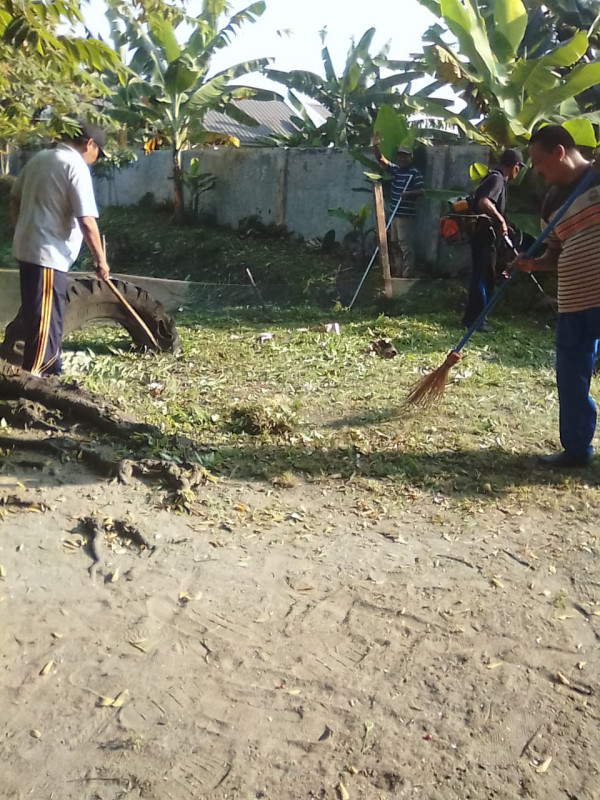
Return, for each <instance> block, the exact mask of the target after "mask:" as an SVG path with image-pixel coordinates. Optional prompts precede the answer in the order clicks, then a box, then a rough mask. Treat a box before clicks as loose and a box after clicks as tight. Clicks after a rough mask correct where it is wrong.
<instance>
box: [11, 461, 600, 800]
mask: <svg viewBox="0 0 600 800" xmlns="http://www.w3.org/2000/svg"><path fill="white" fill-rule="evenodd" d="M34 462H35V458H34V459H33V462H32V457H29V458H28V460H27V462H26V463H25V464H23V463H21V465H15V464H14V463H13V464H12V466H11V467H10V469H5V470H4V473H3V474H2V475H0V497H6V496H7V495H11V494H17V495H18V496H19V497H22V498H27V499H28V500H30V501H32V502H35V503H40V502H43V503H45V504H46V505H47V506H48V507H49V510H47V511H40V510H35V508H34V509H33V510H20V511H11V510H10V508H9V507H7V508H5V509H4V511H3V516H2V519H1V521H0V564H1V565H2V570H0V572H1V574H2V577H1V578H0V637H1V638H0V645H1V651H0V775H1V779H0V797H1V798H2V800H13V799H15V800H16V798H29V797H31V798H35V800H51V799H52V798H53V799H55V800H92V799H94V800H100V799H101V800H114V799H116V798H121V797H134V798H135V797H141V798H150V799H152V800H167V799H168V798H171V799H172V800H195V799H196V798H205V797H206V798H215V800H225V798H236V799H237V798H240V799H241V798H244V800H246V799H247V800H250V798H270V799H272V800H275V798H277V800H279V798H292V799H294V800H295V799H296V798H298V799H300V798H330V800H333V798H347V797H349V798H350V799H351V800H355V799H356V798H364V799H365V800H367V799H368V800H384V798H386V799H387V798H409V797H410V798H427V799H428V800H442V799H443V800H446V798H460V799H461V800H466V799H467V798H473V800H483V799H485V798H507V799H508V798H510V799H511V800H512V799H513V798H519V797H530V798H539V799H540V800H542V799H543V800H555V799H556V800H564V799H565V798H570V800H575V799H577V800H593V799H594V798H598V797H600V775H599V766H598V753H599V752H600V724H599V723H600V706H599V695H598V691H599V689H598V687H599V680H598V679H599V674H600V660H599V658H598V650H599V640H600V614H598V612H599V611H600V605H598V604H599V603H600V577H599V570H598V552H597V544H598V540H597V537H598V530H597V527H596V526H595V525H594V524H593V523H586V522H583V521H582V520H581V519H580V518H578V517H577V515H575V514H573V511H572V510H570V509H568V508H566V509H564V510H557V511H556V512H553V513H550V512H547V513H545V514H544V513H542V512H541V511H535V510H529V509H527V508H525V509H523V508H521V507H520V506H519V504H518V503H517V502H512V503H511V504H508V506H507V507H502V503H498V504H497V505H496V506H490V507H489V508H488V509H487V510H485V511H484V510H483V509H482V508H480V507H477V506H475V505H474V507H473V510H472V511H465V510H464V509H463V510H462V511H461V512H460V513H459V511H457V510H456V508H455V507H454V506H453V505H452V504H451V503H448V502H447V500H446V499H445V498H443V497H441V496H437V497H434V496H431V495H427V494H420V493H418V492H410V491H409V492H408V493H406V492H405V493H404V494H403V496H402V498H390V500H389V502H387V501H385V499H383V500H382V498H381V497H379V496H378V495H376V494H370V493H369V492H368V491H366V490H365V488H364V487H360V486H355V485H353V484H352V482H350V483H346V484H344V483H341V482H339V483H338V484H332V483H331V481H330V482H329V483H328V484H327V485H325V484H300V485H298V486H296V487H294V488H291V489H276V488H273V487H271V486H269V485H268V484H260V483H255V484H251V483H246V482H239V483H236V482H234V481H220V482H219V483H218V484H216V485H213V484H209V485H208V486H207V487H206V488H205V489H203V490H202V506H201V512H202V513H200V514H199V515H196V516H186V515H177V514H173V513H170V512H169V511H167V510H164V509H161V508H160V507H158V506H159V504H160V502H159V501H160V494H159V493H157V491H156V490H154V489H152V488H149V487H148V486H144V485H143V484H136V485H135V486H133V487H122V486H119V485H116V484H107V483H99V482H98V481H97V480H96V479H95V478H94V477H93V476H92V475H91V474H88V473H87V472H86V471H85V470H84V469H83V467H79V466H73V465H68V464H67V465H63V466H60V465H56V464H55V465H50V464H48V463H46V464H45V465H44V463H43V459H42V458H41V457H40V458H39V464H38V465H37V468H36V466H35V463H34ZM400 500H401V501H402V502H401V503H400ZM92 511H97V512H98V514H99V515H100V517H101V518H103V517H106V516H109V517H112V518H125V517H127V518H129V519H133V520H134V521H135V523H136V524H137V525H138V527H139V528H140V530H141V531H142V532H143V533H144V534H145V535H146V537H147V538H148V540H149V541H150V542H151V543H152V544H153V545H155V546H156V547H155V549H154V550H153V551H152V552H148V551H143V552H139V550H138V549H137V548H135V547H131V548H128V547H124V546H122V544H118V543H116V544H115V542H112V543H111V542H109V541H107V542H106V543H105V545H104V547H103V550H102V562H101V563H100V564H98V566H97V568H96V569H95V570H94V569H92V570H90V569H89V568H90V566H91V565H92V559H91V557H90V552H89V548H88V547H87V546H85V545H83V546H79V543H80V542H82V541H83V539H82V538H80V537H81V531H80V528H79V527H78V517H79V516H80V515H83V514H89V513H91V512H92ZM64 540H69V541H70V542H72V543H73V544H71V545H69V544H68V543H67V544H65V542H64ZM117 570H118V571H117ZM115 578H116V579H115ZM111 579H112V580H111ZM49 662H52V663H51V664H50V666H49V667H47V669H44V667H45V666H46V665H47V664H48V663H49ZM41 672H45V673H46V674H40V673H41ZM125 690H127V693H126V694H121V693H122V692H124V691H125ZM100 698H107V699H105V700H104V701H101V702H105V703H107V702H110V701H111V700H115V699H117V698H119V699H118V701H117V702H116V703H115V704H114V705H108V706H100V705H99V702H100Z"/></svg>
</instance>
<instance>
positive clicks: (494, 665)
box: [485, 661, 503, 669]
mask: <svg viewBox="0 0 600 800" xmlns="http://www.w3.org/2000/svg"><path fill="white" fill-rule="evenodd" d="M502 664H503V662H502V661H494V663H493V664H486V667H485V668H486V669H497V668H498V667H501V666H502Z"/></svg>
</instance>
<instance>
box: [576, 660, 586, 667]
mask: <svg viewBox="0 0 600 800" xmlns="http://www.w3.org/2000/svg"><path fill="white" fill-rule="evenodd" d="M586 664H587V661H578V662H577V664H575V666H576V667H577V669H583V668H584V667H585V665H586Z"/></svg>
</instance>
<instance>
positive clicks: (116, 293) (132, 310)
mask: <svg viewBox="0 0 600 800" xmlns="http://www.w3.org/2000/svg"><path fill="white" fill-rule="evenodd" d="M106 284H107V286H108V288H109V289H110V290H111V292H112V293H113V294H114V296H115V297H117V298H118V299H119V301H120V302H121V303H122V304H123V305H124V306H125V308H126V309H127V311H129V313H130V314H131V316H132V318H133V319H134V320H135V321H136V322H137V324H138V325H139V326H140V328H141V329H142V330H143V331H144V333H145V334H146V336H147V337H148V338H149V339H150V341H151V342H152V344H153V345H154V347H156V349H157V350H160V347H159V345H158V342H157V340H156V337H155V336H154V334H153V333H152V331H151V330H150V328H149V327H148V326H147V325H146V323H145V322H144V320H143V319H142V318H141V317H140V315H139V314H138V313H137V311H136V310H135V308H133V306H132V305H131V304H130V303H129V302H128V301H127V300H126V299H125V298H124V297H123V295H122V294H121V292H120V291H119V290H118V289H117V287H116V286H115V285H114V283H113V282H112V281H111V279H110V278H107V279H106Z"/></svg>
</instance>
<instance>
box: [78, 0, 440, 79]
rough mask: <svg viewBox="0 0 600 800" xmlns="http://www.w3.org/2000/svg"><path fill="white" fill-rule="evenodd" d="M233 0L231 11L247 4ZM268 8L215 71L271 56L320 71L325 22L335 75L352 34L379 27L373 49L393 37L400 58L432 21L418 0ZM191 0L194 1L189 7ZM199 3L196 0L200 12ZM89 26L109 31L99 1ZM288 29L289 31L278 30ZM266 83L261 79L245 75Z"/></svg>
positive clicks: (93, 3)
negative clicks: (281, 32)
mask: <svg viewBox="0 0 600 800" xmlns="http://www.w3.org/2000/svg"><path fill="white" fill-rule="evenodd" d="M250 2H251V0H247V1H246V2H241V3H240V2H231V7H232V9H233V10H234V11H239V10H240V9H242V8H245V7H246V6H247V5H249V4H250ZM266 2H267V10H266V11H265V13H264V14H263V15H262V17H260V18H259V20H258V22H256V23H254V24H247V25H245V26H244V27H242V28H241V29H240V31H239V32H238V34H237V36H236V37H235V39H234V40H233V42H232V44H231V45H230V46H229V47H227V48H225V49H224V50H222V51H221V52H220V53H218V54H217V56H216V57H215V59H214V61H213V70H212V71H214V72H218V71H219V70H220V69H224V68H226V67H230V66H232V65H233V64H236V63H238V62H242V61H247V60H249V59H253V58H262V57H266V56H267V57H272V58H274V59H275V62H274V64H272V65H271V66H272V67H273V68H275V69H280V70H284V71H289V70H292V69H302V70H309V71H311V72H317V73H318V74H323V67H322V61H321V57H320V53H321V40H320V38H319V31H320V30H322V29H323V28H324V27H327V32H328V35H327V46H328V47H329V50H330V53H331V56H332V59H333V63H334V67H335V69H336V72H338V74H339V73H340V72H341V71H342V70H343V68H344V63H345V60H346V53H347V51H348V47H349V45H350V40H351V39H352V37H354V38H355V40H356V41H358V39H360V37H361V36H362V34H363V33H364V32H365V31H366V30H367V29H368V28H372V27H374V28H375V29H376V31H377V33H376V35H375V38H374V40H373V45H372V48H371V53H372V54H373V53H375V52H378V50H379V48H380V47H382V46H383V45H384V44H385V43H386V42H387V41H390V42H391V48H390V52H389V58H392V59H397V60H404V59H407V58H408V57H409V56H410V54H411V53H414V52H418V51H419V50H420V47H421V35H422V34H423V32H424V31H425V30H426V29H427V28H428V27H429V26H430V25H431V24H432V23H433V22H434V19H435V18H434V17H433V15H432V14H431V13H430V12H429V11H427V10H426V9H425V8H423V7H422V6H421V5H420V4H419V3H418V2H417V0H296V1H294V0H266ZM193 5H194V4H192V7H193ZM198 6H201V3H198V4H197V7H196V11H199V10H200V8H198ZM83 10H84V17H85V21H86V24H87V25H88V27H89V28H90V29H91V30H92V31H93V32H94V33H96V32H100V33H101V34H104V35H105V36H107V35H108V26H107V24H106V20H105V19H104V17H103V14H104V3H103V2H102V0H90V2H88V3H87V4H84V6H83ZM287 29H289V30H290V31H291V33H290V35H289V36H286V35H278V31H284V30H287ZM244 82H245V83H249V84H250V83H252V84H253V85H257V86H258V85H265V84H264V83H263V81H262V80H261V79H255V80H249V79H247V80H245V81H244Z"/></svg>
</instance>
